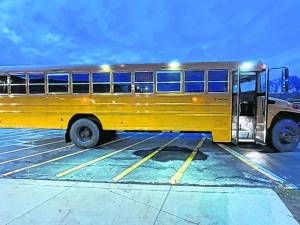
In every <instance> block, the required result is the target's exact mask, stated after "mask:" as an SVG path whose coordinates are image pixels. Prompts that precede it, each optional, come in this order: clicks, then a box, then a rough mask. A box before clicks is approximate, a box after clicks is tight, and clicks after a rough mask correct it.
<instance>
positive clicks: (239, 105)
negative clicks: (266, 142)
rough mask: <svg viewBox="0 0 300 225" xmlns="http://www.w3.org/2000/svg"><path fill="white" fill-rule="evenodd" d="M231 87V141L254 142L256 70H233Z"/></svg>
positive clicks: (236, 142)
mask: <svg viewBox="0 0 300 225" xmlns="http://www.w3.org/2000/svg"><path fill="white" fill-rule="evenodd" d="M232 88H233V89H232V142H233V143H235V144H238V143H239V142H254V140H255V127H256V125H255V124H256V72H252V71H240V70H238V71H235V72H234V73H233V85H232Z"/></svg>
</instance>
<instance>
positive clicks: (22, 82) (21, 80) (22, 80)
mask: <svg viewBox="0 0 300 225" xmlns="http://www.w3.org/2000/svg"><path fill="white" fill-rule="evenodd" d="M10 93H11V94H26V75H25V74H14V75H10Z"/></svg>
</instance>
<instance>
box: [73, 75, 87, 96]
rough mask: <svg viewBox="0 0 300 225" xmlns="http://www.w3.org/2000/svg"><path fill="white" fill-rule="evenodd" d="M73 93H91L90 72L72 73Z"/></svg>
mask: <svg viewBox="0 0 300 225" xmlns="http://www.w3.org/2000/svg"><path fill="white" fill-rule="evenodd" d="M72 87H73V93H89V91H90V81H89V74H88V73H73V74H72Z"/></svg>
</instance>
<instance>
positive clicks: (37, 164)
mask: <svg viewBox="0 0 300 225" xmlns="http://www.w3.org/2000/svg"><path fill="white" fill-rule="evenodd" d="M133 136H135V135H131V136H128V137H124V138H120V139H117V140H113V141H110V142H106V143H104V144H102V145H100V146H98V147H102V146H105V145H109V144H113V143H115V142H118V141H121V140H124V139H127V138H131V137H133ZM90 150H96V149H94V148H89V149H83V150H80V151H77V152H73V153H70V154H67V155H63V156H60V157H56V158H53V159H49V160H47V161H43V162H40V163H36V164H32V165H29V166H26V167H22V168H19V169H16V170H13V171H10V172H7V173H4V174H1V175H0V176H1V177H7V176H10V175H12V174H15V173H19V172H22V171H24V170H27V169H31V168H35V167H38V166H42V165H45V164H48V163H51V162H55V161H58V160H61V159H65V158H68V157H71V156H73V155H78V154H80V153H83V152H87V151H90Z"/></svg>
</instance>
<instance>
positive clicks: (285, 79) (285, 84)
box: [281, 67, 289, 93]
mask: <svg viewBox="0 0 300 225" xmlns="http://www.w3.org/2000/svg"><path fill="white" fill-rule="evenodd" d="M281 90H282V92H283V93H285V92H288V91H289V68H287V67H285V68H283V70H282V87H281Z"/></svg>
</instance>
